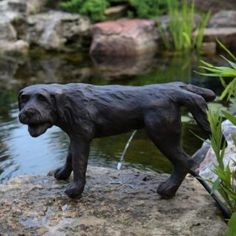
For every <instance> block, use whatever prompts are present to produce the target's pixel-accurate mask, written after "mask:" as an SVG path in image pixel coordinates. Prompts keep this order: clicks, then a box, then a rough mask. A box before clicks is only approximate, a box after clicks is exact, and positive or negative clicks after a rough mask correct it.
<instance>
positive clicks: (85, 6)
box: [61, 0, 109, 21]
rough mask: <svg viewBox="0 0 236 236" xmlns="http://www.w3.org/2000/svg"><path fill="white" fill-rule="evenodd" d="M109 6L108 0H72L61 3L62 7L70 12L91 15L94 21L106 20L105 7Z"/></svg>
mask: <svg viewBox="0 0 236 236" xmlns="http://www.w3.org/2000/svg"><path fill="white" fill-rule="evenodd" d="M108 6H109V2H108V1H107V0H89V1H84V0H70V1H65V2H63V3H62V4H61V7H62V8H63V9H64V10H65V11H68V12H72V13H78V12H79V13H81V14H82V15H87V16H89V17H90V18H91V19H92V20H93V21H99V20H105V19H106V17H105V15H104V12H105V9H106V8H107V7H108Z"/></svg>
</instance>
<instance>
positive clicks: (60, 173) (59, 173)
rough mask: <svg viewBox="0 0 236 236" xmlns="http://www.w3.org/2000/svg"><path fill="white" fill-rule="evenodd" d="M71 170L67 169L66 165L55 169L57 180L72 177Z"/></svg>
mask: <svg viewBox="0 0 236 236" xmlns="http://www.w3.org/2000/svg"><path fill="white" fill-rule="evenodd" d="M70 174H71V171H69V170H67V169H66V168H65V167H64V166H63V167H61V168H58V169H56V170H55V171H54V177H55V178H56V179H57V180H67V179H68V178H69V177H70Z"/></svg>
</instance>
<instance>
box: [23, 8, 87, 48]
mask: <svg viewBox="0 0 236 236" xmlns="http://www.w3.org/2000/svg"><path fill="white" fill-rule="evenodd" d="M89 28H90V22H89V20H88V19H87V18H86V17H82V16H80V15H79V14H70V13H65V12H60V11H49V12H47V13H41V14H36V15H32V16H29V17H28V33H27V39H28V41H29V43H30V44H35V45H38V46H40V47H43V48H45V49H52V50H61V49H62V48H63V47H65V46H66V44H67V43H68V42H70V43H72V42H74V43H75V44H77V45H79V44H80V42H81V40H82V39H83V37H86V36H88V34H89Z"/></svg>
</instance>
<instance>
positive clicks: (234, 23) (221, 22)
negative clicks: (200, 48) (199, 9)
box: [208, 10, 236, 28]
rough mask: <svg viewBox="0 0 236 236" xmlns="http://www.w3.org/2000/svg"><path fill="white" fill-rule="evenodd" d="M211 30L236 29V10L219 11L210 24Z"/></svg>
mask: <svg viewBox="0 0 236 236" xmlns="http://www.w3.org/2000/svg"><path fill="white" fill-rule="evenodd" d="M208 27H209V28H222V27H226V28H229V27H236V10H235V11H233V10H231V11H226V10H223V11H219V12H217V13H216V14H214V15H213V16H212V18H211V19H210V21H209V23H208Z"/></svg>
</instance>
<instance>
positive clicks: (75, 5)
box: [61, 0, 176, 21]
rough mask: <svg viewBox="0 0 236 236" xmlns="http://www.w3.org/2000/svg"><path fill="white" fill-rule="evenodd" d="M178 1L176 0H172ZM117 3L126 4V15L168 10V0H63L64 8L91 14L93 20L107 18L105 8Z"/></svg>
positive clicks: (141, 14)
mask: <svg viewBox="0 0 236 236" xmlns="http://www.w3.org/2000/svg"><path fill="white" fill-rule="evenodd" d="M171 1H176V0H171ZM117 4H126V5H127V6H128V9H129V11H127V15H126V16H137V17H142V18H152V17H155V16H157V15H159V14H162V13H164V12H166V9H167V2H166V0H63V2H62V4H61V7H62V9H63V10H65V11H68V12H72V13H80V14H82V15H87V16H89V17H90V18H91V19H92V21H103V20H105V19H106V16H105V9H106V8H107V7H109V6H113V5H117Z"/></svg>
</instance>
